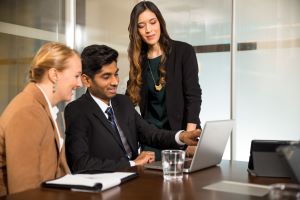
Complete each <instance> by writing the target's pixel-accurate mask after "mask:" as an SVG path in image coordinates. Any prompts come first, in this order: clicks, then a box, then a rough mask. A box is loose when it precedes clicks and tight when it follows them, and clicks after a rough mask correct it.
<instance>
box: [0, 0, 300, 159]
mask: <svg viewBox="0 0 300 200" xmlns="http://www.w3.org/2000/svg"><path fill="white" fill-rule="evenodd" d="M137 2H139V1H138V0H131V1H110V0H101V1H98V0H51V1H50V0H45V1H40V0H23V1H18V0H1V1H0V4H1V5H0V44H1V45H0V71H1V73H0V74H1V77H0V112H2V111H3V109H4V107H5V106H6V105H7V104H8V102H9V101H10V100H11V99H12V98H13V97H14V96H15V95H16V94H17V93H18V92H19V91H20V90H22V89H23V87H24V85H25V84H26V82H27V72H28V67H29V64H30V62H31V59H32V57H33V55H34V54H35V53H36V51H37V49H38V48H39V47H40V46H41V45H42V44H43V43H45V42H47V41H60V42H63V43H67V44H68V40H70V37H71V39H72V37H74V38H73V43H72V44H71V46H72V47H74V48H75V49H77V50H78V51H79V52H81V51H82V49H83V48H84V47H85V46H87V45H90V44H94V43H97V44H107V45H109V46H112V47H113V48H115V49H116V50H118V51H119V54H120V56H119V60H118V65H119V68H120V78H121V82H120V87H119V93H124V91H125V88H126V81H127V79H128V70H129V64H128V63H129V62H128V58H127V46H128V43H129V39H128V31H127V27H128V23H129V15H130V12H131V9H132V8H133V6H134V5H135V4H136V3H137ZM153 2H154V3H155V4H156V5H157V6H158V7H159V8H160V10H161V12H162V14H163V16H164V17H165V20H166V23H167V28H168V32H169V34H170V36H171V37H172V38H173V39H175V40H181V41H185V42H188V43H190V44H191V45H193V46H194V48H195V51H196V53H197V58H198V64H199V81H200V85H201V88H202V90H203V95H202V100H203V103H202V108H201V113H200V118H201V122H202V126H203V125H204V123H205V122H206V121H208V120H222V119H230V118H232V119H234V120H235V121H236V127H235V129H234V131H233V134H232V136H231V140H230V142H229V143H228V145H227V149H226V151H225V155H224V158H225V159H230V158H231V159H234V160H245V161H246V160H248V156H249V149H250V142H251V140H253V139H280V140H299V139H300V128H299V126H298V123H297V122H299V121H300V115H299V113H300V92H299V91H300V88H299V87H300V79H299V78H298V75H299V74H300V66H299V61H300V60H299V55H300V49H299V48H300V12H299V8H300V1H299V0H288V1H287V0H275V1H274V0H251V1H246V0H239V1H236V0H210V1H207V0H185V1H182V0H164V1H160V0H153ZM254 11H255V12H254ZM232 16H234V17H232ZM70 20H71V21H72V20H73V21H72V23H73V25H74V26H73V28H72V26H71V28H69V26H68V24H69V21H70ZM71 25H72V24H71ZM83 92H84V89H81V90H79V91H78V92H77V95H76V98H77V97H78V96H80V95H81V94H82V93H83ZM63 107H64V105H62V106H61V109H63Z"/></svg>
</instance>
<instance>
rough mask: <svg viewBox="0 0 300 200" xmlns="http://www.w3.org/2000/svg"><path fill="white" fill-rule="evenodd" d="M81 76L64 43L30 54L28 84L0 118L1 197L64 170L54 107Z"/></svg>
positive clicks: (78, 62)
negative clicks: (30, 62)
mask: <svg viewBox="0 0 300 200" xmlns="http://www.w3.org/2000/svg"><path fill="white" fill-rule="evenodd" d="M80 75H81V60H80V57H79V56H78V54H77V53H76V52H75V51H74V50H72V49H70V48H69V47H67V46H65V45H63V44H60V43H46V44H45V45H43V46H42V47H41V48H40V50H39V51H38V52H37V54H36V55H35V57H34V59H33V61H32V64H31V68H30V72H29V79H30V83H29V84H28V85H27V86H26V87H25V89H24V90H23V91H22V92H20V93H19V94H18V95H17V96H16V97H15V98H14V99H13V100H12V101H11V102H10V103H9V105H8V106H7V107H6V109H5V110H4V112H3V113H2V115H1V118H0V196H1V195H5V194H11V193H15V192H21V191H24V190H28V189H31V188H37V187H39V186H40V184H41V183H42V182H43V181H46V180H49V179H54V178H56V177H59V176H62V175H64V174H66V173H68V172H69V168H68V165H67V163H66V158H65V150H64V145H63V144H64V139H63V133H62V132H61V131H60V129H59V128H58V124H57V122H56V117H57V113H58V109H57V107H56V105H57V104H58V103H59V102H61V101H70V100H71V97H72V92H73V90H75V89H76V88H78V87H80V86H81V80H80Z"/></svg>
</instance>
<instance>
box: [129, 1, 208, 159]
mask: <svg viewBox="0 0 300 200" xmlns="http://www.w3.org/2000/svg"><path fill="white" fill-rule="evenodd" d="M128 31H129V39H130V43H129V48H128V56H129V61H130V71H129V81H128V84H127V94H128V95H129V97H130V99H131V101H132V102H133V104H134V105H139V106H140V111H141V115H142V117H143V118H144V119H146V120H147V121H148V122H149V123H151V124H154V125H156V126H157V127H158V128H163V129H169V130H179V129H185V130H188V131H189V130H194V129H196V128H200V120H199V113H200V107H201V102H202V100H201V94H202V91H201V88H200V85H199V83H198V64H197V59H196V54H195V52H194V49H193V47H192V46H191V45H189V44H187V43H184V42H180V41H174V40H172V39H171V38H170V37H169V35H168V33H167V29H166V23H165V20H164V18H163V16H162V14H161V13H160V11H159V9H158V8H157V7H156V5H155V4H154V3H152V2H150V1H141V2H140V3H138V4H137V5H135V7H134V8H133V10H132V12H131V16H130V23H129V27H128ZM142 148H143V149H144V150H148V151H149V150H154V151H155V152H156V155H155V157H156V158H158V160H160V150H158V149H153V148H151V147H147V146H143V144H142ZM188 148H189V147H188ZM187 152H189V150H188V149H187Z"/></svg>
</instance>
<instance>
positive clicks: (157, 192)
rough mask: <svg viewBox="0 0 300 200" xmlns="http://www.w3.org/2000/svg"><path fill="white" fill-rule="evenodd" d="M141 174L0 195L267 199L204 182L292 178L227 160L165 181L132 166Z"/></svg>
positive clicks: (22, 199)
mask: <svg viewBox="0 0 300 200" xmlns="http://www.w3.org/2000/svg"><path fill="white" fill-rule="evenodd" d="M132 170H133V171H136V172H138V174H139V177H138V178H136V179H133V180H131V181H129V182H126V183H124V184H122V185H120V186H117V187H114V188H111V189H109V190H106V191H103V192H100V193H86V192H72V191H69V190H63V189H48V188H39V189H33V190H28V191H25V192H21V193H17V194H13V195H8V196H5V197H0V200H4V199H6V200H29V199H37V200H50V199H51V200H54V199H57V200H79V199H80V200H85V199H91V200H98V199H99V200H100V199H103V200H115V199H125V200H147V199H151V200H152V199H153V200H157V199H170V200H175V199H187V200H192V199H203V200H210V199H214V200H215V199H218V200H219V199H220V200H223V199H226V200H227V199H228V200H245V199H247V200H248V199H268V197H267V196H264V197H257V196H248V195H242V194H234V193H227V192H219V191H213V190H205V189H202V188H203V187H204V186H206V185H209V184H212V183H215V182H218V181H222V180H227V181H236V182H242V183H255V184H263V185H269V184H273V183H279V182H280V183H288V182H291V180H290V179H288V178H263V177H252V176H250V175H248V173H247V162H238V161H225V160H223V161H222V162H221V164H220V165H218V166H215V167H211V168H208V169H205V170H201V171H198V172H194V173H191V174H186V175H184V178H183V180H182V181H181V182H180V181H164V180H163V177H162V172H161V171H156V170H148V169H144V168H143V167H136V168H133V169H132Z"/></svg>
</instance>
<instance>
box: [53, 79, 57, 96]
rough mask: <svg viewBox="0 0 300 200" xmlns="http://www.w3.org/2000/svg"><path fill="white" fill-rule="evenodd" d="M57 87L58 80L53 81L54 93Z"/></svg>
mask: <svg viewBox="0 0 300 200" xmlns="http://www.w3.org/2000/svg"><path fill="white" fill-rule="evenodd" d="M56 87H57V82H56V81H55V82H54V83H53V87H52V93H53V94H54V93H55V92H56Z"/></svg>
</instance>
